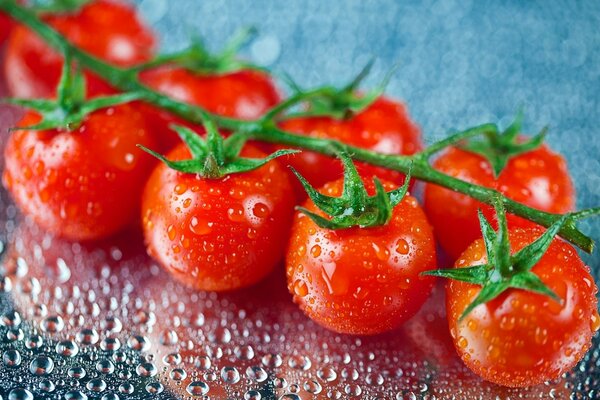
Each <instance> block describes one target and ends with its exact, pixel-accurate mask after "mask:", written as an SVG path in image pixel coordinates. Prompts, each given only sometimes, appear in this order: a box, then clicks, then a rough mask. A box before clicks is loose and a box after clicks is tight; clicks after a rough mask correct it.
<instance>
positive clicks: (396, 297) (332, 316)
mask: <svg viewBox="0 0 600 400" xmlns="http://www.w3.org/2000/svg"><path fill="white" fill-rule="evenodd" d="M386 186H387V189H388V190H389V189H390V188H391V187H393V185H392V184H390V183H386ZM342 187H343V181H342V180H337V181H334V182H331V183H328V184H326V185H325V186H324V187H323V188H322V189H321V190H320V191H321V192H322V193H326V194H327V195H329V196H339V195H340V194H341V191H342ZM367 188H368V190H369V191H370V193H371V194H373V191H374V188H373V184H372V181H371V182H369V183H368V185H367ZM304 206H305V207H306V208H308V209H309V210H312V211H316V207H315V206H314V204H313V203H312V201H310V200H307V201H306V202H305V203H304ZM435 264H436V257H435V243H434V240H433V234H432V231H431V228H430V226H429V223H428V222H427V219H426V218H425V213H424V212H423V210H422V209H421V207H420V206H419V205H418V203H417V200H416V199H415V198H414V197H411V196H409V195H407V197H406V198H405V199H404V200H402V202H401V203H400V204H399V205H398V206H396V207H395V208H394V212H393V216H392V219H391V221H390V222H389V223H388V224H387V225H385V226H381V227H375V228H349V229H343V230H336V231H334V230H328V229H324V228H320V227H319V226H317V225H316V224H315V223H314V222H313V221H312V220H311V219H310V218H308V217H307V216H305V215H304V214H302V213H299V212H297V213H296V216H295V218H294V223H293V225H292V233H291V238H290V243H289V246H288V251H287V257H286V267H287V268H286V271H287V280H288V289H289V291H290V293H292V295H293V296H294V301H295V302H296V303H297V304H298V305H300V307H301V308H302V310H303V311H304V312H305V313H306V315H308V316H309V317H310V318H311V319H313V320H314V321H316V322H318V323H319V324H321V325H323V326H324V327H326V328H328V329H331V330H334V331H336V332H339V333H346V334H355V335H373V334H378V333H382V332H386V331H389V330H391V329H394V328H397V327H398V326H400V325H401V324H402V323H403V322H405V321H406V320H408V319H409V318H410V317H412V316H413V315H414V314H415V313H416V312H417V311H418V310H419V308H420V307H421V305H422V304H423V303H424V302H425V300H426V299H427V297H428V296H429V293H430V292H431V289H432V286H433V280H432V278H430V277H423V276H419V274H420V273H421V272H423V271H426V270H429V269H432V268H435Z"/></svg>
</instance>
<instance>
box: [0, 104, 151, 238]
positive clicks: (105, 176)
mask: <svg viewBox="0 0 600 400" xmlns="http://www.w3.org/2000/svg"><path fill="white" fill-rule="evenodd" d="M37 122H39V116H38V115H37V114H35V113H33V112H29V113H27V114H25V116H24V117H23V119H22V120H21V122H20V123H19V126H31V125H33V124H34V123H37ZM136 144H142V145H144V146H147V147H150V148H152V147H153V146H154V141H153V139H152V137H151V135H150V134H149V133H148V130H147V128H146V123H145V120H144V117H143V115H142V114H141V113H140V112H138V111H136V109H135V108H133V107H132V106H130V105H120V106H117V107H113V108H109V109H105V110H100V111H97V112H94V113H92V114H90V115H88V116H87V117H86V119H85V120H84V121H83V123H82V124H81V126H80V127H79V128H78V129H76V130H74V131H71V132H69V131H58V130H45V131H33V130H27V129H24V130H15V131H14V132H13V133H11V136H10V137H9V139H8V143H7V146H6V149H5V162H6V166H5V171H4V175H3V180H4V184H5V186H6V187H7V188H8V190H9V191H10V192H11V194H12V196H13V198H14V199H15V202H16V203H17V205H18V206H19V208H20V209H21V210H22V211H23V212H24V213H25V214H26V215H29V216H31V217H32V218H33V219H34V220H35V221H36V222H37V223H38V224H39V225H41V226H42V227H43V228H44V229H46V230H48V231H50V232H52V233H54V234H57V235H59V236H63V237H65V238H68V239H72V240H93V239H98V238H102V237H105V236H108V235H111V234H112V233H114V232H116V231H118V230H120V229H121V228H123V227H125V226H126V225H128V224H129V223H131V222H132V221H133V220H134V219H135V217H136V216H137V215H139V214H138V213H139V211H138V210H139V199H140V196H141V193H142V189H143V186H144V182H145V180H146V178H147V177H148V175H149V174H150V171H151V169H152V166H153V165H154V160H153V159H152V158H151V157H150V156H149V155H147V154H145V153H144V152H143V151H141V150H140V149H138V148H137V147H136Z"/></svg>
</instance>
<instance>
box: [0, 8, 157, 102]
mask: <svg viewBox="0 0 600 400" xmlns="http://www.w3.org/2000/svg"><path fill="white" fill-rule="evenodd" d="M57 3H58V2H57ZM62 3H64V4H62ZM59 4H61V6H56V7H51V8H50V9H49V10H47V12H44V13H43V14H42V15H43V17H42V19H43V21H44V22H45V23H47V24H49V25H50V26H51V27H53V28H54V29H56V30H57V31H58V32H59V33H61V34H62V35H64V36H65V38H66V39H67V40H68V41H69V42H71V43H72V44H74V45H75V46H77V47H78V48H81V49H83V50H85V51H87V52H89V53H90V54H92V55H94V56H96V57H99V58H101V59H102V60H105V61H108V62H110V63H111V64H114V65H117V66H120V67H131V66H133V65H136V64H139V63H142V62H145V61H148V60H150V58H151V57H152V56H153V54H154V47H155V38H154V34H153V33H152V31H151V30H150V29H149V28H148V27H146V26H145V25H144V24H143V22H142V21H141V20H140V18H139V16H138V15H137V13H136V10H135V9H134V8H133V6H131V5H128V4H127V3H126V2H123V1H117V0H92V1H86V0H77V1H70V2H61V3H59ZM62 65H63V59H62V56H61V55H60V54H59V53H58V52H56V51H55V50H53V49H52V48H51V47H50V45H48V44H47V43H45V42H44V41H43V40H42V39H41V38H40V37H39V36H38V35H37V34H35V33H34V32H32V31H31V30H30V29H28V28H26V27H25V26H23V25H18V26H16V27H15V28H14V29H13V31H12V33H11V35H10V38H9V39H8V43H7V47H6V53H5V61H4V76H5V80H6V83H7V85H8V90H9V93H10V95H11V96H15V97H21V98H50V97H52V96H53V95H54V93H55V91H56V86H57V85H58V82H59V78H60V74H61V69H62ZM85 75H86V81H87V93H88V95H89V96H91V97H93V96H97V95H101V94H110V93H114V92H115V90H114V89H113V88H111V87H110V85H108V83H106V82H105V81H104V80H103V79H101V78H99V77H98V76H95V75H94V74H92V73H88V72H86V74H85Z"/></svg>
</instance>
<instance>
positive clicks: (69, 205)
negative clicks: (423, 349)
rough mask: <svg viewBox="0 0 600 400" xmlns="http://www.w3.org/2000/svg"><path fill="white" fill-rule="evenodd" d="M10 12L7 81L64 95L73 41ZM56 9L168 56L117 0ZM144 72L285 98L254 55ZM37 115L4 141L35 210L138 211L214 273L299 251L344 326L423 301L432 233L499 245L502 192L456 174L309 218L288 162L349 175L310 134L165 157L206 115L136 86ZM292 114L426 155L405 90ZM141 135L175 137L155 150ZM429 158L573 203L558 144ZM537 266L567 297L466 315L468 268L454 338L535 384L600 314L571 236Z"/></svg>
mask: <svg viewBox="0 0 600 400" xmlns="http://www.w3.org/2000/svg"><path fill="white" fill-rule="evenodd" d="M6 18H7V17H6V16H4V15H2V14H0V43H1V42H3V41H4V40H5V36H6V35H7V34H8V30H9V29H12V32H11V33H10V37H9V38H8V41H7V42H6V49H5V51H6V56H5V60H4V74H5V79H6V82H7V84H8V89H9V91H10V93H11V94H12V95H15V96H21V97H28V98H52V97H53V96H54V93H55V92H56V89H57V85H58V83H59V77H60V75H61V72H60V71H61V68H62V66H63V59H62V56H61V55H59V54H58V53H56V52H55V51H53V50H52V49H51V48H50V46H49V45H48V44H46V43H45V42H44V41H43V40H42V39H41V38H40V37H38V36H37V35H36V34H35V33H34V32H32V31H31V30H29V29H28V28H26V27H24V26H15V27H13V26H12V24H10V23H8V21H6V22H5V21H4V19H6ZM43 20H44V21H45V22H46V23H47V24H49V25H50V26H52V27H53V28H55V29H56V30H57V31H58V32H60V33H61V34H63V35H64V36H65V37H66V39H67V40H69V41H70V42H71V43H73V44H75V45H76V46H78V47H80V48H81V49H83V50H85V51H87V52H89V53H91V54H93V55H95V56H96V57H98V58H100V59H102V60H104V61H107V62H109V63H111V64H114V65H117V66H120V67H131V66H134V65H138V64H140V63H144V62H147V61H149V60H151V59H153V57H154V56H155V55H154V43H155V37H154V35H153V33H152V32H151V31H150V29H148V28H147V27H146V26H144V25H143V23H142V22H141V21H140V19H139V18H138V16H137V15H136V12H135V10H134V9H133V8H131V7H129V6H127V5H125V4H123V3H120V2H113V1H111V0H96V1H91V2H88V3H86V4H85V5H83V6H82V7H81V8H80V9H79V10H77V11H76V12H70V13H68V14H59V15H46V16H44V17H43ZM5 30H6V32H5ZM85 77H86V82H87V84H86V89H87V95H88V96H89V97H95V96H100V95H105V94H110V93H115V92H117V90H116V89H115V88H113V87H111V85H109V84H108V83H107V82H106V81H104V80H103V79H102V78H101V77H99V76H96V75H94V74H92V73H90V72H88V71H85ZM139 78H140V81H141V82H142V83H143V84H145V85H146V86H147V87H149V88H151V89H154V90H155V91H157V92H160V93H162V94H166V95H168V96H171V97H172V98H175V99H177V100H179V101H182V102H185V103H189V104H192V105H197V106H201V107H203V108H204V109H206V110H207V111H209V112H212V113H215V114H219V115H222V116H227V117H234V118H238V119H246V120H254V119H257V118H260V117H261V116H262V115H264V114H265V113H266V112H267V111H268V110H269V109H271V108H272V107H273V106H275V105H277V104H278V103H279V102H280V101H281V98H280V95H279V91H278V90H277V88H276V86H275V84H274V82H273V80H272V79H271V77H270V76H269V75H268V74H267V73H266V72H262V71H256V70H250V69H244V68H242V69H239V70H236V71H231V72H224V73H209V72H206V71H202V72H199V71H193V70H190V69H189V68H185V67H182V66H177V65H162V66H158V67H154V68H150V69H148V70H145V71H143V72H141V74H140V75H139ZM40 118H41V116H40V115H39V113H36V112H35V111H30V112H27V113H26V114H25V116H24V117H23V119H22V120H21V122H20V123H19V124H18V129H16V130H15V131H14V132H13V133H12V134H11V136H10V138H9V140H8V144H7V146H6V149H5V168H4V174H3V182H4V185H5V186H6V188H7V189H8V190H9V191H10V192H11V194H12V196H13V198H14V200H15V202H16V203H17V204H18V206H19V207H20V209H21V210H22V211H23V212H24V214H26V215H27V216H29V217H30V218H32V219H33V220H34V221H35V222H37V223H38V224H39V225H40V226H42V227H43V228H44V229H46V230H48V231H50V232H53V233H54V234H56V235H60V236H63V237H65V238H68V239H72V240H86V241H90V240H96V239H99V238H102V237H106V236H108V235H111V234H113V233H115V232H117V231H119V230H122V229H123V228H125V227H126V226H128V225H130V224H132V223H135V222H138V223H139V222H140V215H141V224H142V226H143V233H144V238H145V241H146V244H147V249H148V253H149V254H150V255H151V256H152V257H153V258H155V259H156V260H157V261H158V262H159V263H160V264H161V265H162V266H163V267H164V268H165V269H167V270H168V271H169V272H171V273H172V274H173V275H174V276H175V277H177V278H178V279H179V280H181V281H183V282H185V283H186V284H188V285H191V286H193V287H195V288H198V289H201V290H214V291H223V290H233V289H237V288H240V287H244V286H248V285H252V284H254V283H256V282H258V281H259V280H261V279H263V278H264V277H265V276H266V275H268V274H269V273H270V272H271V271H272V270H273V268H275V267H276V266H277V265H278V263H279V262H280V261H281V260H282V258H284V255H286V257H285V264H286V270H287V278H288V287H289V290H290V292H291V293H292V295H293V298H294V301H295V302H296V303H298V304H299V305H300V307H301V308H302V309H303V310H304V312H305V313H306V314H307V315H308V316H309V317H310V318H311V319H313V320H315V321H316V322H317V323H319V324H321V325H323V326H325V327H327V328H330V329H332V330H335V331H337V332H340V333H347V334H361V335H372V334H378V333H382V332H385V331H388V330H391V329H394V328H396V327H398V326H399V325H401V324H402V323H403V322H405V321H406V320H407V319H409V318H410V317H411V316H413V315H414V314H415V313H416V312H417V311H418V309H419V308H420V307H421V305H422V304H423V303H424V302H425V300H426V299H427V297H428V296H429V294H430V292H431V289H432V287H433V284H434V280H433V277H427V276H423V275H422V273H423V272H426V271H429V270H433V269H435V267H436V264H437V259H436V251H435V248H436V240H437V243H439V244H440V245H441V247H442V248H443V249H444V250H445V251H446V252H447V254H448V255H449V256H450V257H451V259H452V260H456V264H455V267H456V268H465V267H468V266H473V265H479V264H481V263H485V262H487V261H486V260H487V259H486V249H485V248H484V247H483V242H482V240H481V239H479V238H481V231H480V226H479V220H478V216H477V210H479V209H481V210H483V212H484V214H485V215H487V216H488V217H490V216H491V215H492V214H491V211H492V208H490V207H489V206H485V205H483V204H481V203H478V202H476V201H475V200H473V199H472V198H470V197H467V196H465V195H461V194H458V193H455V192H452V191H451V190H449V189H446V188H442V187H438V186H434V185H431V184H428V185H427V186H426V188H425V196H424V205H425V206H424V209H423V208H421V206H420V205H419V202H418V201H417V199H415V198H414V197H412V196H410V195H408V194H407V195H406V196H405V197H404V198H403V199H402V200H401V201H400V202H399V204H398V205H396V206H395V207H394V208H393V211H392V212H391V215H390V216H389V218H388V219H387V221H386V223H385V224H383V225H382V226H374V227H359V226H353V227H347V228H345V229H337V230H336V229H329V228H326V227H323V226H321V225H319V224H318V223H317V221H316V220H315V218H311V217H309V214H310V213H313V214H314V215H317V216H320V217H321V218H324V219H327V218H328V216H327V213H324V212H323V211H321V209H320V208H319V207H318V205H317V204H315V203H316V202H315V201H313V199H314V198H315V197H314V196H311V198H309V199H306V200H304V203H303V204H302V208H301V209H300V210H298V211H296V212H295V214H294V206H295V205H296V203H297V200H296V199H301V200H302V199H305V195H304V189H303V188H302V186H301V185H300V184H298V181H297V180H296V179H295V178H294V177H293V176H292V175H291V174H289V173H288V172H287V168H285V164H291V165H292V166H293V167H294V168H295V170H296V171H297V172H298V173H299V174H300V175H302V176H304V177H305V178H306V180H307V181H308V182H309V183H310V184H312V185H315V186H317V187H318V188H319V189H318V192H319V193H321V194H322V195H327V196H330V197H339V196H341V195H342V193H343V192H344V191H345V190H346V189H345V187H346V186H345V185H346V181H345V179H344V178H342V175H343V173H344V170H343V169H342V166H341V165H342V164H341V163H340V162H339V160H335V159H334V158H332V157H328V156H324V155H321V154H317V153H314V152H310V151H305V152H302V153H298V154H293V155H288V156H286V157H282V158H280V159H279V160H272V159H268V160H269V161H268V162H266V163H265V164H264V165H262V166H259V167H258V168H255V169H252V170H244V171H243V172H240V173H232V174H225V175H224V176H206V175H203V174H201V173H194V172H189V171H187V172H186V171H183V170H176V169H173V168H171V165H170V164H169V163H173V162H179V163H184V164H185V163H186V161H185V160H189V159H190V158H194V157H196V156H197V154H196V153H198V152H199V151H200V150H199V149H198V148H194V147H193V146H190V145H189V143H188V145H187V146H186V145H184V144H179V140H177V136H176V135H175V134H174V132H173V130H172V129H170V127H169V126H170V125H171V124H173V123H178V124H181V125H186V126H189V127H191V128H193V129H195V130H196V131H197V132H200V133H198V134H199V135H200V134H203V133H204V132H205V129H204V127H200V126H195V125H192V124H191V123H189V122H185V121H183V120H181V119H180V118H178V117H176V116H174V115H171V114H169V113H168V112H166V111H164V110H162V109H160V108H157V107H156V106H153V105H149V104H145V103H143V102H140V101H136V102H133V103H129V104H124V105H123V104H122V105H115V106H111V107H109V108H106V109H102V110H96V111H93V112H91V113H89V114H88V115H86V116H85V118H84V119H83V120H82V121H81V123H80V124H79V125H78V126H76V127H74V128H71V127H65V128H53V129H36V128H35V127H31V126H32V125H35V124H36V123H38V122H40ZM279 127H280V128H281V129H283V130H285V131H288V132H292V133H296V134H298V135H301V136H308V137H314V138H324V139H334V140H339V141H341V142H344V143H347V144H350V145H354V146H356V147H360V148H364V149H368V150H372V151H377V152H380V153H385V154H403V155H412V154H415V153H417V152H419V151H420V150H422V147H423V146H422V142H421V136H420V132H419V129H418V128H417V125H416V124H415V123H414V122H412V121H411V120H410V118H409V116H408V113H407V111H406V108H405V106H404V105H402V104H401V103H399V102H397V101H394V100H391V99H388V98H385V97H382V96H380V97H378V98H377V99H375V100H374V101H373V102H372V103H371V104H369V105H368V106H367V107H365V108H364V109H362V110H358V111H354V112H352V113H349V114H348V115H345V116H344V117H343V118H338V117H333V116H311V115H308V114H307V115H300V116H296V117H294V118H289V119H285V120H283V121H281V122H280V123H279ZM186 143H187V142H186ZM138 145H141V146H143V147H144V148H147V149H158V150H163V151H168V150H170V151H169V153H168V154H167V156H166V158H162V160H163V161H165V162H164V163H160V164H157V162H156V161H155V160H153V159H152V158H151V157H150V156H149V155H148V154H145V153H144V152H143V151H142V150H141V149H140V148H139V147H137V146H138ZM269 148H270V149H281V148H282V147H281V146H280V145H272V146H271V147H268V146H266V145H265V146H264V147H261V149H259V148H258V147H256V146H255V145H253V144H246V145H244V147H243V149H242V150H241V153H239V157H241V158H239V160H242V161H243V162H245V163H249V162H250V163H251V162H252V160H254V161H256V160H257V159H261V158H264V157H266V154H265V153H264V152H263V150H264V149H269ZM213 151H214V149H213ZM210 157H212V155H211V156H208V157H206V158H205V159H203V162H204V166H206V165H209V163H210V162H213V163H214V162H215V161H214V159H212V158H210ZM236 157H237V155H236ZM159 158H160V157H159ZM229 162H233V161H231V160H229ZM184 164H180V165H184ZM186 165H187V164H186ZM190 165H191V164H190ZM209 166H210V165H209ZM433 166H434V167H435V168H436V169H437V170H439V171H441V172H443V173H445V174H447V175H450V176H453V177H457V178H459V179H462V180H465V181H469V182H472V183H475V184H478V185H480V186H485V187H489V188H494V189H496V190H498V191H499V192H501V193H503V194H504V195H505V196H506V197H508V198H511V199H513V200H515V201H517V202H520V203H523V204H526V205H529V206H531V207H534V208H538V209H540V210H544V211H548V212H553V213H564V212H568V211H570V210H571V209H572V207H573V205H574V191H573V185H572V183H571V180H570V177H569V174H568V171H567V168H566V163H565V161H564V159H563V158H562V157H561V156H560V155H558V154H555V153H553V152H552V151H551V150H550V149H549V148H547V147H546V146H541V147H538V148H536V149H533V150H529V151H525V152H522V153H521V154H518V155H516V156H514V157H512V158H511V159H510V160H509V162H508V164H507V165H506V167H505V168H504V169H503V170H502V171H501V173H500V174H499V175H497V176H496V175H495V173H494V171H493V169H492V166H491V165H490V163H489V162H488V160H486V159H485V158H483V157H482V156H481V155H479V154H475V153H473V152H470V151H469V150H468V149H464V148H460V147H451V148H449V149H448V150H447V151H446V152H445V153H444V154H442V155H441V156H440V157H439V158H438V159H437V160H436V161H435V163H434V164H433ZM213 167H214V166H213ZM207 168H208V167H207ZM357 169H358V171H359V173H360V176H361V180H362V183H363V184H364V186H365V188H366V192H367V193H368V194H369V195H375V194H376V193H377V192H378V190H379V188H380V187H383V188H384V189H385V190H392V189H394V188H396V187H398V186H399V185H400V184H401V182H402V180H403V179H404V176H403V174H401V173H399V172H397V171H392V170H388V169H384V168H380V167H373V166H371V165H368V164H365V163H357ZM380 179H381V181H382V182H383V183H382V184H381V183H380ZM380 185H381V186H380ZM354 211H356V210H354ZM307 213H309V214H307ZM488 219H490V220H491V218H488ZM508 224H509V227H510V228H511V231H510V242H511V251H513V252H516V251H518V250H520V249H521V248H523V247H525V246H527V245H528V244H530V243H531V242H533V241H534V240H535V239H536V238H537V237H539V236H540V234H541V232H543V231H542V230H541V228H540V227H538V226H536V225H535V224H533V223H531V222H529V221H526V220H524V219H521V218H518V217H516V216H510V215H509V216H508ZM532 272H533V273H534V274H535V275H537V276H538V277H539V279H541V281H543V283H544V284H546V285H547V286H548V287H550V288H551V289H552V290H553V291H554V292H555V293H556V294H557V295H558V296H559V297H560V298H561V299H563V302H562V303H559V302H555V301H554V300H552V299H550V298H548V297H547V296H544V295H542V294H538V293H532V292H530V291H526V290H520V289H514V288H513V289H509V290H507V291H505V292H503V293H502V294H501V295H500V296H498V297H496V298H494V299H493V300H492V301H489V302H487V303H485V304H481V305H479V306H478V307H476V308H475V309H474V310H473V311H472V312H471V313H470V314H468V315H467V316H466V317H465V318H462V314H463V312H464V311H465V309H467V307H468V306H469V304H470V303H471V302H472V301H473V299H474V298H475V297H476V296H477V295H478V293H480V292H481V288H480V287H479V286H477V285H474V284H471V283H465V282H452V283H450V284H449V285H448V287H447V311H448V321H449V325H450V331H451V334H452V337H453V340H454V342H455V345H456V348H457V351H458V353H459V354H460V356H461V357H462V359H463V360H464V362H465V363H466V364H467V365H468V366H469V367H470V368H471V369H472V370H473V371H475V372H476V373H478V374H479V375H481V376H482V377H484V378H485V379H488V380H490V381H493V382H497V383H500V384H503V385H508V386H527V385H531V384H535V383H539V382H541V381H543V380H547V379H552V378H555V377H557V376H559V375H560V374H561V373H562V372H564V371H566V370H568V369H570V368H572V366H573V365H574V364H575V363H576V362H577V361H578V360H579V359H581V357H582V356H583V354H584V353H585V351H587V349H588V348H589V345H590V340H591V336H592V335H593V333H594V332H595V331H596V330H597V329H598V327H599V325H600V319H599V317H598V313H597V312H596V299H595V291H596V287H595V284H594V282H593V279H592V277H591V276H590V273H589V270H588V268H587V267H586V266H585V265H584V264H583V263H582V261H581V260H580V259H579V257H578V255H577V254H576V251H575V250H574V249H573V248H572V247H571V246H569V245H568V244H567V243H566V242H564V241H562V240H561V239H553V241H552V244H551V245H550V247H549V249H548V251H547V253H546V254H545V255H544V256H543V258H542V259H541V260H540V261H539V262H538V263H537V264H536V265H535V267H534V268H533V270H532Z"/></svg>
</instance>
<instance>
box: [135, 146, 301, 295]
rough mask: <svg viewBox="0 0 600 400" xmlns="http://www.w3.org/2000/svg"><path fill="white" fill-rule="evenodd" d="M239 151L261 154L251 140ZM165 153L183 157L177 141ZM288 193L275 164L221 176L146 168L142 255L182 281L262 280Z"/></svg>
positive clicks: (202, 284) (282, 230)
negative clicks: (145, 253) (148, 172)
mask: <svg viewBox="0 0 600 400" xmlns="http://www.w3.org/2000/svg"><path fill="white" fill-rule="evenodd" d="M242 156H244V157H256V158H258V157H264V153H262V152H261V151H259V150H258V149H256V148H255V147H253V146H251V145H246V146H245V147H244V149H243V150H242ZM168 158H169V159H173V160H182V159H189V158H190V153H189V150H188V149H187V147H185V145H183V144H182V145H179V146H178V147H176V148H175V149H174V150H173V151H172V152H171V153H170V154H169V155H168ZM293 206H294V204H293V192H292V189H291V185H290V182H289V179H288V176H287V174H286V173H285V172H284V171H283V168H282V167H281V166H280V165H279V163H277V162H269V163H268V164H267V165H264V166H263V167H261V168H259V169H256V170H253V171H250V172H245V173H239V174H232V175H228V176H226V177H225V178H222V179H204V178H202V177H200V176H198V175H196V174H186V173H181V172H177V171H175V170H172V169H170V168H169V167H167V166H166V165H164V164H161V165H159V166H158V167H157V168H156V169H155V170H154V172H153V174H152V175H151V177H150V180H149V181H148V184H147V186H146V189H145V191H144V196H143V201H142V216H143V226H144V237H145V240H146V244H147V246H148V253H149V254H150V255H151V256H152V257H153V258H155V259H156V260H157V261H158V262H159V263H160V264H162V266H163V267H164V268H165V269H166V270H168V271H169V272H171V273H172V274H173V275H174V276H175V277H176V278H178V279H179V280H181V281H183V282H184V283H186V284H188V285H190V286H193V287H195V288H197V289H202V290H215V291H223V290H231V289H237V288H240V287H243V286H249V285H252V284H254V283H256V282H258V281H259V280H261V279H262V278H264V277H265V276H266V275H267V274H268V273H269V272H271V270H272V269H273V267H274V266H275V264H276V263H277V262H279V261H280V260H281V257H282V255H283V250H284V247H285V243H286V240H287V233H288V230H289V226H290V221H291V218H292V214H293Z"/></svg>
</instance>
